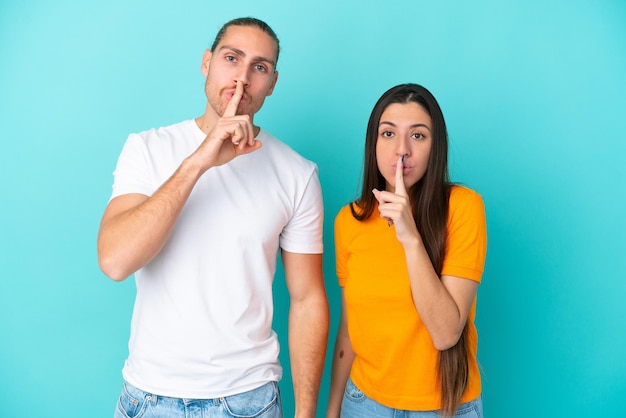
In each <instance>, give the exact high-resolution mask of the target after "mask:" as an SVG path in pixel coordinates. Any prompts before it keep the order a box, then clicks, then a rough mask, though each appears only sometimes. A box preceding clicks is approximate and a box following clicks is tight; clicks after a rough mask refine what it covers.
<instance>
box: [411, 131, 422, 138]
mask: <svg viewBox="0 0 626 418" xmlns="http://www.w3.org/2000/svg"><path fill="white" fill-rule="evenodd" d="M413 138H415V139H424V135H422V134H420V133H419V132H416V133H414V134H413Z"/></svg>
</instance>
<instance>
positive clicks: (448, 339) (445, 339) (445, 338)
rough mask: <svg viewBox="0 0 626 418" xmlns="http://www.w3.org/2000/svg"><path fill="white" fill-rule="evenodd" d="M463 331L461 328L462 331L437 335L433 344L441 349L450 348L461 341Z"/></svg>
mask: <svg viewBox="0 0 626 418" xmlns="http://www.w3.org/2000/svg"><path fill="white" fill-rule="evenodd" d="M462 332H463V330H462V329H461V332H454V333H447V334H446V335H440V336H437V337H436V338H433V344H434V346H435V348H436V349H437V350H439V351H445V350H448V349H449V348H452V347H454V346H455V345H456V343H458V342H459V339H460V338H461V333H462Z"/></svg>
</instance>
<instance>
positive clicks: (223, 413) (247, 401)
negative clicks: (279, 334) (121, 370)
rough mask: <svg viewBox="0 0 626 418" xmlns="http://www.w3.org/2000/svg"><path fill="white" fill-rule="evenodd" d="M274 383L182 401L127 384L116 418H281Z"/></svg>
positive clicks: (277, 394)
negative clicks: (218, 396) (240, 391)
mask: <svg viewBox="0 0 626 418" xmlns="http://www.w3.org/2000/svg"><path fill="white" fill-rule="evenodd" d="M282 416H283V413H282V405H281V402H280V392H279V390H278V384H277V383H276V382H269V383H266V384H265V385H263V386H261V387H259V388H257V389H254V390H251V391H249V392H244V393H240V394H238V395H233V396H226V397H223V398H218V399H183V398H169V397H166V396H158V395H154V394H152V393H147V392H144V391H142V390H140V389H137V388H136V387H134V386H132V385H131V384H129V383H126V382H125V383H124V385H123V386H122V394H121V395H120V398H119V400H118V402H117V407H116V409H115V418H169V417H181V418H231V417H237V418H246V417H254V418H282Z"/></svg>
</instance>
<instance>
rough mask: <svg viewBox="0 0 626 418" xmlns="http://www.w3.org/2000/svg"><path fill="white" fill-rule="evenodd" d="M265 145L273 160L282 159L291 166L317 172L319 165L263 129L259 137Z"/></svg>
mask: <svg viewBox="0 0 626 418" xmlns="http://www.w3.org/2000/svg"><path fill="white" fill-rule="evenodd" d="M257 138H258V139H259V140H260V141H261V143H262V144H263V147H262V148H261V149H263V148H265V149H266V151H267V152H268V153H269V154H270V155H272V158H280V159H281V160H283V161H285V162H286V163H289V164H288V165H290V166H292V167H293V166H296V167H298V166H299V167H302V168H307V169H312V170H317V165H316V164H315V163H314V162H313V161H311V160H309V159H308V158H306V157H304V156H303V155H301V154H300V153H299V152H298V151H296V150H294V149H293V148H292V147H291V146H290V145H288V144H286V143H285V142H283V141H281V140H280V139H278V138H276V137H275V136H273V135H272V134H270V133H269V132H267V131H265V130H263V129H261V131H260V132H259V135H258V137H257Z"/></svg>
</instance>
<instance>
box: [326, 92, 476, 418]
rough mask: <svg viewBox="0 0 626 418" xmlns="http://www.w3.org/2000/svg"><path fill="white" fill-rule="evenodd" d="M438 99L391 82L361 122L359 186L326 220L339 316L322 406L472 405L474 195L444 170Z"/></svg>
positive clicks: (338, 412) (438, 409)
mask: <svg viewBox="0 0 626 418" xmlns="http://www.w3.org/2000/svg"><path fill="white" fill-rule="evenodd" d="M447 154H448V139H447V132H446V125H445V121H444V118H443V114H442V113H441V109H440V108H439V105H438V104H437V101H436V100H435V98H434V97H433V96H432V94H431V93H430V92H429V91H428V90H426V89H425V88H424V87H422V86H419V85H416V84H403V85H399V86H396V87H393V88H391V89H390V90H388V91H387V92H386V93H384V94H383V95H382V97H381V98H380V99H379V100H378V102H377V103H376V105H375V106H374V109H373V111H372V114H371V116H370V120H369V123H368V127H367V133H366V141H365V169H364V179H363V190H362V193H361V196H360V198H359V199H358V200H356V201H355V202H353V203H351V204H349V205H347V206H345V207H344V208H343V209H342V210H341V211H340V212H339V214H338V215H337V218H336V220H335V247H336V257H337V275H338V277H339V284H340V286H341V287H342V316H341V322H340V325H339V330H338V332H337V340H336V343H335V352H334V356H333V369H332V380H331V390H330V398H329V406H328V411H327V416H328V417H338V416H342V417H359V418H363V417H374V416H375V417H387V416H389V417H393V416H397V415H394V414H395V413H396V412H397V411H403V412H404V415H401V416H407V417H422V416H430V417H432V416H437V415H442V416H452V415H455V414H456V415H455V416H463V417H465V416H467V417H482V398H481V383H480V374H479V371H478V365H477V362H476V346H477V335H476V328H475V326H474V316H475V311H476V305H475V300H476V291H477V289H478V284H479V282H480V280H481V275H482V270H483V266H484V260H485V253H486V241H487V238H486V225H485V214H484V207H483V202H482V199H481V197H480V195H478V194H477V193H475V192H474V191H472V190H470V189H468V188H465V187H461V186H457V185H452V184H451V183H450V181H449V177H448V165H447V159H448V156H447Z"/></svg>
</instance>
